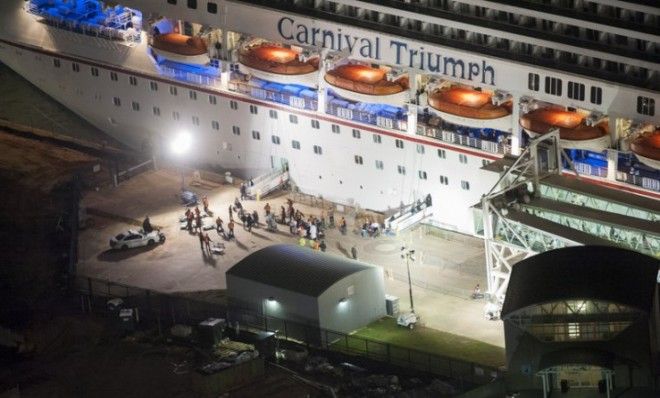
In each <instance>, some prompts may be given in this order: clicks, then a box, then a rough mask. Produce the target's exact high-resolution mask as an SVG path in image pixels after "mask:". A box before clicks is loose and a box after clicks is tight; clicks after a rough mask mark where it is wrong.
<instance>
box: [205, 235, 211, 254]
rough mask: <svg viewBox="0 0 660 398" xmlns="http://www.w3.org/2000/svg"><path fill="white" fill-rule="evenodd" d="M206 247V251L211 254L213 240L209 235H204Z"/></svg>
mask: <svg viewBox="0 0 660 398" xmlns="http://www.w3.org/2000/svg"><path fill="white" fill-rule="evenodd" d="M204 246H205V247H206V251H207V252H209V254H211V238H210V237H209V234H207V233H205V234H204Z"/></svg>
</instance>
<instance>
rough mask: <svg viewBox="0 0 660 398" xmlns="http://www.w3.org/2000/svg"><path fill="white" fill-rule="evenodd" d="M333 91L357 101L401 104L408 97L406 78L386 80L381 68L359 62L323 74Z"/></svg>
mask: <svg viewBox="0 0 660 398" xmlns="http://www.w3.org/2000/svg"><path fill="white" fill-rule="evenodd" d="M325 81H326V82H328V83H329V84H330V85H331V86H332V89H333V91H335V92H336V93H337V94H339V95H340V96H342V97H344V98H348V99H351V100H354V101H358V102H368V103H391V104H393V105H396V106H401V104H403V103H404V102H405V101H406V100H407V99H408V91H407V90H408V78H407V77H406V76H402V77H400V78H399V79H396V80H394V81H391V80H387V74H386V72H385V71H384V70H383V69H380V68H372V67H369V66H366V65H360V64H344V65H340V66H338V67H336V68H335V69H333V70H331V71H328V72H327V73H326V74H325Z"/></svg>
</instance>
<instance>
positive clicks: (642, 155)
mask: <svg viewBox="0 0 660 398" xmlns="http://www.w3.org/2000/svg"><path fill="white" fill-rule="evenodd" d="M630 149H631V150H632V151H633V153H634V154H635V156H637V158H638V159H639V161H640V162H642V163H644V164H645V165H647V166H649V167H653V168H654V169H656V170H660V130H656V131H649V132H646V133H642V134H641V135H640V136H638V137H637V138H635V139H634V140H633V142H632V143H631V144H630Z"/></svg>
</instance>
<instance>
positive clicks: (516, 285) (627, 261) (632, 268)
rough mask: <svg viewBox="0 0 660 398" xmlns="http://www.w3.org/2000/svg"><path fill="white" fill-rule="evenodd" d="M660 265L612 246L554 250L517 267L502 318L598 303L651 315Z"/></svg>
mask: <svg viewBox="0 0 660 398" xmlns="http://www.w3.org/2000/svg"><path fill="white" fill-rule="evenodd" d="M659 266H660V261H658V260H657V259H655V258H653V257H650V256H646V255H644V254H641V253H638V252H634V251H630V250H625V249H620V248H616V247H611V246H575V247H567V248H563V249H556V250H551V251H548V252H545V253H540V254H537V255H535V256H533V257H530V258H528V259H525V260H523V261H520V262H519V263H517V264H515V265H514V266H513V269H512V272H511V277H510V279H509V286H508V288H507V292H506V298H505V299H504V305H503V307H502V316H503V317H506V316H507V315H509V314H510V313H512V312H514V311H516V310H519V309H522V308H525V307H529V306H531V305H535V304H544V303H550V302H555V301H560V300H571V299H595V300H602V301H608V302H614V303H619V304H623V305H628V306H630V307H634V308H638V309H640V310H642V311H646V312H647V313H648V312H650V311H651V308H652V306H653V296H654V292H655V290H654V289H655V287H656V284H657V282H656V278H657V275H658V267H659Z"/></svg>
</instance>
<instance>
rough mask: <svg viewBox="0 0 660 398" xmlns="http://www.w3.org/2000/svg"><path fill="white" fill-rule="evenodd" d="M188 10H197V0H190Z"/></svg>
mask: <svg viewBox="0 0 660 398" xmlns="http://www.w3.org/2000/svg"><path fill="white" fill-rule="evenodd" d="M188 8H192V9H193V10H196V9H197V0H188Z"/></svg>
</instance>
